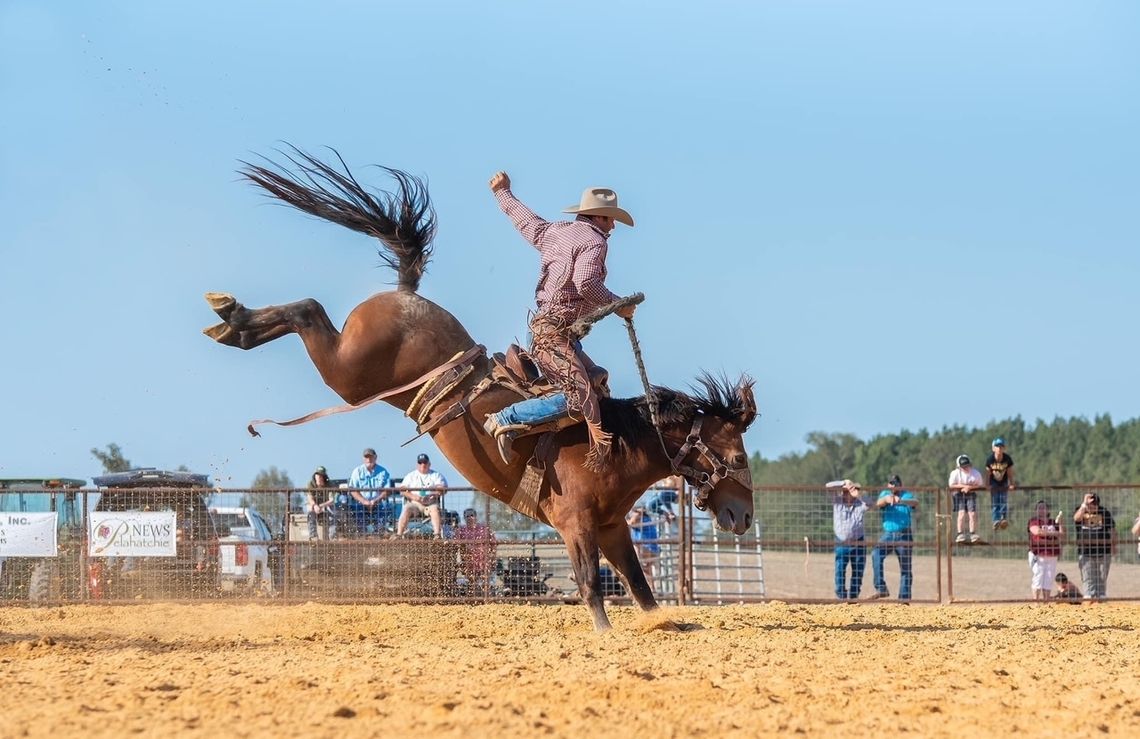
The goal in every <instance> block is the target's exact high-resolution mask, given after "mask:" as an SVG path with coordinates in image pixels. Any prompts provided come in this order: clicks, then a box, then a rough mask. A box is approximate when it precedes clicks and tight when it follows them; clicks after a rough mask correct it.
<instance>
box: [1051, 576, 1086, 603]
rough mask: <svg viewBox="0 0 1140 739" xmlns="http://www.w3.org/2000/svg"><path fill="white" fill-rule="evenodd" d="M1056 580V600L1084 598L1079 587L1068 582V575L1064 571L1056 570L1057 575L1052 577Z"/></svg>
mask: <svg viewBox="0 0 1140 739" xmlns="http://www.w3.org/2000/svg"><path fill="white" fill-rule="evenodd" d="M1053 579H1054V580H1056V581H1057V595H1056V596H1054V597H1056V598H1057V599H1058V600H1067V601H1074V602H1075V601H1079V600H1080V599H1081V598H1084V596H1083V595H1081V591H1080V588H1078V587H1077V586H1076V585H1074V584H1073V583H1071V582H1069V576H1068V575H1066V574H1065V573H1064V572H1058V573H1057V576H1056V577H1055V578H1053Z"/></svg>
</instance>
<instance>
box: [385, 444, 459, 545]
mask: <svg viewBox="0 0 1140 739" xmlns="http://www.w3.org/2000/svg"><path fill="white" fill-rule="evenodd" d="M400 487H401V488H402V489H403V490H404V497H405V498H407V500H408V502H407V503H405V504H404V510H403V511H401V512H400V522H399V523H398V524H396V536H403V535H404V531H406V530H407V528H408V519H409V518H410V517H411V515H412V512H413V511H414V512H416V513H419V514H421V515H427V516H428V517H429V518H431V530H432V534H434V535H435V538H437V539H442V538H443V520H442V519H441V518H440V513H439V503H440V500H441V499H442V497H443V493H444V491H446V490H447V480H445V479H444V477H443V475H441V474H440V473H438V472H436V471H435V470H433V469H432V468H431V459H429V458H428V455H426V454H421V455H419V456H418V457H416V468H415V469H414V470H412V471H411V472H409V473H408V474H406V475H404V479H403V480H401V481H400Z"/></svg>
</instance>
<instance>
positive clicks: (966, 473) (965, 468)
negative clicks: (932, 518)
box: [947, 454, 982, 544]
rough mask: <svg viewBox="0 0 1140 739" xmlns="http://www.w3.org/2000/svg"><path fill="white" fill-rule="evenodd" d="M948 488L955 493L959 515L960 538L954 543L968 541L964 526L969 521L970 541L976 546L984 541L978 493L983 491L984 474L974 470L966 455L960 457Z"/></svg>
mask: <svg viewBox="0 0 1140 739" xmlns="http://www.w3.org/2000/svg"><path fill="white" fill-rule="evenodd" d="M947 487H949V488H950V489H951V490H952V491H954V512H955V513H957V514H958V538H957V539H955V540H954V541H955V542H956V543H958V544H964V543H965V542H966V541H967V538H966V532H965V531H963V530H962V526H963V524H965V523H966V521H967V520H969V522H970V537H969V540H968V541H969V542H970V543H971V544H976V543H977V542H979V541H981V540H982V537H980V536H978V491H979V490H981V489H982V473H980V472H978V471H977V470H976V469H974V467H973V465H972V464H970V458H969V457H967V456H966V455H965V454H959V455H958V467H957V468H956V469H955V470H954V471H953V472H951V473H950V482H949V483H948V485H947Z"/></svg>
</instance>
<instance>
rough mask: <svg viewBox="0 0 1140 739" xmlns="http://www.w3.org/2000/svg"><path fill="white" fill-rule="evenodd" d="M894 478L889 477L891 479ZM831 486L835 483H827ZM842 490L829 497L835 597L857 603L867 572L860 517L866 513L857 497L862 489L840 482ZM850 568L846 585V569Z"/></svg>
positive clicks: (861, 500) (848, 481)
mask: <svg viewBox="0 0 1140 739" xmlns="http://www.w3.org/2000/svg"><path fill="white" fill-rule="evenodd" d="M897 477H898V475H892V476H891V479H892V480H894V479H896V478H897ZM828 484H829V485H831V486H833V487H834V486H835V483H828ZM840 486H841V487H842V488H843V489H842V490H841V491H840V492H838V493H832V494H831V525H832V528H833V529H834V531H835V597H836V598H838V599H839V600H858V599H859V592H860V591H861V590H862V589H863V573H864V572H865V571H866V569H867V545H866V544H865V543H864V541H865V538H866V532H865V530H864V528H863V517H864V515H865V514H866V513H867V508H868V505H867V501H865V500H863V499H862V498H861V497H860V495H862V493H863V488H862V486H861V485H860V484H859V483H857V482H851V481H850V480H844V481H843V482H842V483H840ZM848 566H850V568H851V579H850V584H848V579H847V568H848Z"/></svg>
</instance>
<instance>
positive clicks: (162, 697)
mask: <svg viewBox="0 0 1140 739" xmlns="http://www.w3.org/2000/svg"><path fill="white" fill-rule="evenodd" d="M611 613H612V615H613V617H614V623H615V628H614V630H613V631H611V632H608V633H605V634H600V635H599V634H595V633H594V632H593V631H592V629H591V627H590V624H589V621H588V618H587V615H586V612H585V609H584V608H581V607H578V606H454V607H451V606H330V605H316V604H306V605H297V606H273V605H262V604H248V605H236V604H209V605H161V604H160V605H139V606H122V607H91V606H73V607H63V608H39V609H32V608H27V609H25V608H8V609H3V610H0V686H2V689H0V711H2V712H3V716H4V722H3V724H2V725H3V727H4V729H3V731H2V732H0V733H2V734H4V735H6V736H33V737H35V736H56V737H59V736H119V737H121V736H124V735H131V734H140V735H143V736H165V735H175V734H178V735H202V736H216V735H221V734H225V735H232V736H286V737H289V736H330V737H332V736H370V735H380V734H384V735H389V734H391V735H402V736H419V737H422V736H466V737H471V736H534V735H544V734H551V735H556V736H571V735H573V736H623V737H629V736H690V735H709V736H721V735H729V736H750V735H759V734H775V733H806V734H809V735H817V736H821V735H824V734H832V733H835V732H838V731H843V732H844V733H855V734H857V735H867V734H876V735H886V734H895V733H897V732H906V733H913V734H918V735H922V736H950V735H954V736H963V735H965V736H971V735H975V734H982V735H998V734H1026V735H1034V736H1071V735H1074V734H1077V735H1099V734H1103V733H1108V734H1114V735H1119V736H1137V735H1140V684H1138V681H1137V679H1136V675H1137V672H1138V670H1137V664H1140V640H1138V639H1137V638H1136V637H1137V634H1136V625H1137V623H1138V622H1140V606H1136V605H1120V604H1101V605H1089V606H1070V605H1051V606H1040V607H1038V606H1032V605H1020V606H985V607H975V606H922V605H914V606H909V607H907V606H901V605H895V604H890V605H871V604H864V605H832V606H827V605H808V606H800V605H785V604H782V603H771V604H765V605H750V606H727V607H702V608H684V609H668V610H666V611H665V612H663V613H662V614H661V615H660V616H658V617H655V618H647V617H644V616H642V615H640V614H638V613H637V612H636V611H634V610H633V609H630V608H612V609H611ZM670 618H671V619H673V621H672V622H671V621H669V620H668V619H670ZM674 622H676V623H679V624H681V630H677V628H676V625H675V623H674Z"/></svg>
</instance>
